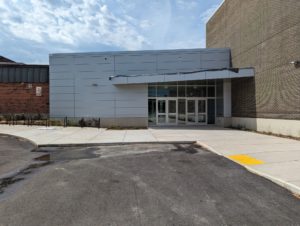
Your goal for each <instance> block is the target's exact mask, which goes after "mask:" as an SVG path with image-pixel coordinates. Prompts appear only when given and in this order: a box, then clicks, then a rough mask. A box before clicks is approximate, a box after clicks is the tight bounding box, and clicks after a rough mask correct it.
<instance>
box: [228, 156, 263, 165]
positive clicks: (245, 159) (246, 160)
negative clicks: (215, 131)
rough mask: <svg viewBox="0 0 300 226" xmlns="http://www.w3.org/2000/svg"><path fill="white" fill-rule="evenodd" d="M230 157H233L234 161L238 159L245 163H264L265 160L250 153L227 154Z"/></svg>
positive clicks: (239, 161)
mask: <svg viewBox="0 0 300 226" xmlns="http://www.w3.org/2000/svg"><path fill="white" fill-rule="evenodd" d="M227 157H228V158H230V159H232V160H233V161H236V162H238V163H240V164H243V165H260V164H264V162H263V161H261V160H259V159H255V158H253V157H251V156H249V155H230V156H227Z"/></svg>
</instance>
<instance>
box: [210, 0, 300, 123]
mask: <svg viewBox="0 0 300 226" xmlns="http://www.w3.org/2000/svg"><path fill="white" fill-rule="evenodd" d="M206 44H207V47H209V48H213V47H216V48H222V47H229V48H231V50H232V66H233V67H249V66H252V67H255V71H256V74H255V78H254V79H234V80H233V81H232V104H233V106H232V115H233V116H235V117H260V118H282V119H300V68H295V67H294V66H293V65H291V64H289V62H291V61H295V60H300V1H299V0H251V1H250V0H225V2H224V3H223V5H222V6H221V7H220V9H219V10H218V11H217V12H216V14H215V15H214V16H213V17H212V18H211V20H210V21H209V22H208V23H207V43H206Z"/></svg>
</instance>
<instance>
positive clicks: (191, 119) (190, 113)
mask: <svg viewBox="0 0 300 226" xmlns="http://www.w3.org/2000/svg"><path fill="white" fill-rule="evenodd" d="M195 102H196V100H188V101H187V123H196V104H195Z"/></svg>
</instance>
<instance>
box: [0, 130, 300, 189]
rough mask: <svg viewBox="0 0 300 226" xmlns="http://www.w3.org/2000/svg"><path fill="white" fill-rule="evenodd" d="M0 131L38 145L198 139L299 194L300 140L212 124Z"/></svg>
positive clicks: (221, 153) (213, 149)
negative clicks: (137, 128) (130, 128)
mask: <svg viewBox="0 0 300 226" xmlns="http://www.w3.org/2000/svg"><path fill="white" fill-rule="evenodd" d="M0 133H5V134H11V135H16V136H20V137H24V138H27V139H30V140H32V141H34V142H35V143H36V144H37V145H53V144H97V143H98V144H101V143H127V142H174V141H176V142H178V141H197V142H198V144H200V145H202V146H205V147H207V148H208V149H209V150H211V151H213V152H216V153H218V154H220V155H223V156H225V157H227V158H230V159H232V160H233V161H236V162H237V163H239V164H241V165H244V166H245V167H247V168H248V170H250V171H252V172H254V173H257V174H260V175H262V176H264V177H267V178H269V179H271V180H273V181H274V182H276V183H278V184H280V185H282V186H284V187H286V188H288V189H290V190H291V191H293V192H295V193H298V194H300V142H299V141H296V140H291V139H285V138H279V137H274V136H267V135H262V134H257V133H252V132H246V131H239V130H232V129H224V128H220V127H214V126H203V127H182V128H178V127H173V128H150V129H144V130H107V129H96V128H78V127H67V128H63V127H51V128H45V127H27V126H8V125H1V126H0Z"/></svg>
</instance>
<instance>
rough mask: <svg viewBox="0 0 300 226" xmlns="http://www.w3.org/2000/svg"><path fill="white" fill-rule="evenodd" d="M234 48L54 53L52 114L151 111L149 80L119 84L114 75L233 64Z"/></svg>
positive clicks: (121, 114)
mask: <svg viewBox="0 0 300 226" xmlns="http://www.w3.org/2000/svg"><path fill="white" fill-rule="evenodd" d="M229 66H230V50H229V49H193V50H163V51H134V52H106V53H81V54H80V53H79V54H78V53H75V54H52V55H50V115H51V117H64V116H68V117H102V118H124V117H147V114H148V113H147V111H148V110H147V108H148V106H147V105H148V103H147V98H148V90H147V85H117V86H116V85H113V82H112V81H110V80H109V77H110V76H113V75H137V74H155V73H170V72H180V71H181V72H182V71H195V70H202V69H218V68H228V67H229Z"/></svg>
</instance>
